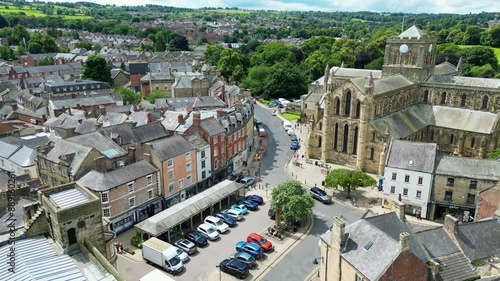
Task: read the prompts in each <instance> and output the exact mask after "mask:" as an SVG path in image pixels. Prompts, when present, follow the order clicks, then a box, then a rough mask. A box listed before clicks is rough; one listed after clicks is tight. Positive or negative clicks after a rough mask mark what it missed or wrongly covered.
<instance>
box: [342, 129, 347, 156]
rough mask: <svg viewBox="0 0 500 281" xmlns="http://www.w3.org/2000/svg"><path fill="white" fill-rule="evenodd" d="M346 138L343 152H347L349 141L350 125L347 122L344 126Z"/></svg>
mask: <svg viewBox="0 0 500 281" xmlns="http://www.w3.org/2000/svg"><path fill="white" fill-rule="evenodd" d="M343 133H344V136H343V137H344V139H343V143H342V152H344V153H347V144H348V142H349V125H347V124H345V126H344V132H343Z"/></svg>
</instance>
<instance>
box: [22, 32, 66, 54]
mask: <svg viewBox="0 0 500 281" xmlns="http://www.w3.org/2000/svg"><path fill="white" fill-rule="evenodd" d="M28 50H29V52H30V53H32V54H40V53H55V52H59V48H58V47H57V44H56V41H55V40H54V38H53V37H52V36H50V35H48V34H42V33H39V32H35V33H34V34H33V36H31V39H30V40H29V42H28Z"/></svg>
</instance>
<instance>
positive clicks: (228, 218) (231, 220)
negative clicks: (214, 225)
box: [215, 212, 237, 227]
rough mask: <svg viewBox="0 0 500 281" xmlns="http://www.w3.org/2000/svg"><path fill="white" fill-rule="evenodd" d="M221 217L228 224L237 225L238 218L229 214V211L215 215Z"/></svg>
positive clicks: (230, 225)
mask: <svg viewBox="0 0 500 281" xmlns="http://www.w3.org/2000/svg"><path fill="white" fill-rule="evenodd" d="M215 216H216V217H218V218H219V219H221V220H222V221H223V222H224V223H225V224H227V225H228V226H229V227H233V226H236V224H237V223H236V219H235V218H233V217H232V216H230V215H228V214H227V213H224V212H220V213H217V214H216V215H215Z"/></svg>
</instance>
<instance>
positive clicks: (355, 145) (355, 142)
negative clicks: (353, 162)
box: [352, 127, 358, 155]
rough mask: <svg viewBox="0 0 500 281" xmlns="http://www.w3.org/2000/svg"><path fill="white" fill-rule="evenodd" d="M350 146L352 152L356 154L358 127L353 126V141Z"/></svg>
mask: <svg viewBox="0 0 500 281" xmlns="http://www.w3.org/2000/svg"><path fill="white" fill-rule="evenodd" d="M352 144H353V146H352V154H354V155H356V154H358V127H356V128H354V141H353V143H352Z"/></svg>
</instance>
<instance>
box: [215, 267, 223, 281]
mask: <svg viewBox="0 0 500 281" xmlns="http://www.w3.org/2000/svg"><path fill="white" fill-rule="evenodd" d="M215 267H216V268H218V269H219V281H221V280H222V271H221V269H220V265H218V264H216V265H215Z"/></svg>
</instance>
